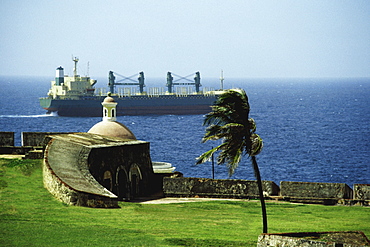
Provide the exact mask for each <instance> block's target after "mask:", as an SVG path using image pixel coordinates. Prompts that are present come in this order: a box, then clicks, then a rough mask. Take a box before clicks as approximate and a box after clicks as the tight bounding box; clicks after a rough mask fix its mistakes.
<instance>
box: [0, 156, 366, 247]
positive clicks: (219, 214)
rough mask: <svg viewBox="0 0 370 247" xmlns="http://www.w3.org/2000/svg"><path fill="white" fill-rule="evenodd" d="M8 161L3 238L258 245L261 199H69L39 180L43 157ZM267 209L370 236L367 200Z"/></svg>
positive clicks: (272, 222) (1, 180)
mask: <svg viewBox="0 0 370 247" xmlns="http://www.w3.org/2000/svg"><path fill="white" fill-rule="evenodd" d="M9 162H10V161H9V160H0V246H176V245H177V246H179V245H184V246H256V242H257V237H258V235H259V234H260V232H261V231H262V225H261V221H262V220H261V215H260V211H261V210H260V207H259V203H258V201H242V202H240V201H229V202H225V201H218V202H217V201H216V202H214V201H213V202H196V203H181V204H162V205H153V204H136V203H127V202H122V203H120V206H121V208H119V209H93V208H83V207H72V206H66V205H63V204H62V203H60V202H59V201H57V200H55V199H54V198H53V197H52V196H51V194H49V192H48V191H47V190H45V189H44V188H43V185H42V174H41V169H40V166H39V165H40V163H41V161H22V162H18V163H14V162H13V163H11V164H10V165H9ZM34 162H36V163H37V164H36V166H34V165H33V164H34ZM1 164H2V165H1ZM4 165H5V166H8V167H5V166H4ZM1 166H2V167H1ZM9 166H15V167H9ZM20 167H23V168H20ZM25 168H26V169H25ZM267 211H268V217H269V218H268V220H269V232H295V231H347V230H361V231H363V232H365V234H366V235H367V236H370V225H369V224H368V222H370V208H365V207H344V206H321V205H301V204H289V203H273V202H270V203H268V204H267Z"/></svg>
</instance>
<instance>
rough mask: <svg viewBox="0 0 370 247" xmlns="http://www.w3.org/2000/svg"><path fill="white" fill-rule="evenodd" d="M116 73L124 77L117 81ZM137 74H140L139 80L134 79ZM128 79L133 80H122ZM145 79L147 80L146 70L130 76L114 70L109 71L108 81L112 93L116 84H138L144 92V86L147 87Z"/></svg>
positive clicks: (141, 91)
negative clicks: (145, 76)
mask: <svg viewBox="0 0 370 247" xmlns="http://www.w3.org/2000/svg"><path fill="white" fill-rule="evenodd" d="M114 75H117V76H120V77H122V79H120V80H118V81H115V80H116V77H115V76H114ZM135 76H138V82H136V81H135V80H134V79H132V78H133V77H135ZM126 80H128V81H132V82H125V83H122V82H121V81H126ZM144 80H145V78H144V72H142V71H141V72H140V73H138V74H134V75H132V76H129V77H126V76H123V75H120V74H118V73H116V72H113V71H109V82H108V86H109V91H110V92H111V93H112V94H113V93H115V90H114V86H116V85H130V86H134V85H137V86H139V89H140V93H141V94H142V93H143V92H144V87H145V83H144Z"/></svg>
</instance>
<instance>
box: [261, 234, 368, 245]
mask: <svg viewBox="0 0 370 247" xmlns="http://www.w3.org/2000/svg"><path fill="white" fill-rule="evenodd" d="M267 246H268V247H278V246H285V247H299V246H302V247H303V246H315V247H339V246H347V247H360V246H361V247H362V246H370V241H369V239H368V238H367V237H366V235H365V234H364V233H363V232H361V231H338V232H295V233H264V234H261V235H259V236H258V243H257V247H267Z"/></svg>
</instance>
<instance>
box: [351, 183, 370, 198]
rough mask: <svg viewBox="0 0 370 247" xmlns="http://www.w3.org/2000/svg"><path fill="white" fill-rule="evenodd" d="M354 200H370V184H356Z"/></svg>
mask: <svg viewBox="0 0 370 247" xmlns="http://www.w3.org/2000/svg"><path fill="white" fill-rule="evenodd" d="M353 190H354V191H353V192H354V193H353V199H355V200H370V184H354V185H353Z"/></svg>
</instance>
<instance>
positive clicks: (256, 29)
mask: <svg viewBox="0 0 370 247" xmlns="http://www.w3.org/2000/svg"><path fill="white" fill-rule="evenodd" d="M72 56H76V57H78V58H79V60H80V61H79V73H80V74H81V75H87V74H89V75H90V76H91V77H107V76H108V72H109V71H110V70H112V71H114V72H117V73H119V74H122V75H125V76H130V75H133V74H136V73H138V72H140V71H144V73H145V76H146V77H147V78H148V77H163V78H165V77H166V73H167V71H171V72H173V73H175V74H177V75H182V76H186V75H189V74H192V73H194V72H196V71H200V73H201V76H202V77H209V78H213V77H214V78H217V77H219V76H220V71H221V70H223V71H224V76H225V78H291V77H301V78H307V77H370V1H369V0H355V1H353V0H299V1H296V0H281V1H274V0H271V1H257V0H255V1H250V0H227V1H225V0H212V1H210V0H186V1H184V0H182V1H180V0H172V1H170V0H168V1H164V0H156V1H149V0H147V1H146V0H135V1H128V0H107V1H98V0H63V1H50V0H36V1H29V0H0V75H6V76H20V75H22V76H52V77H54V76H55V69H56V68H57V67H59V66H63V67H64V68H65V72H66V73H69V74H71V73H72V68H73V62H72Z"/></svg>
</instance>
